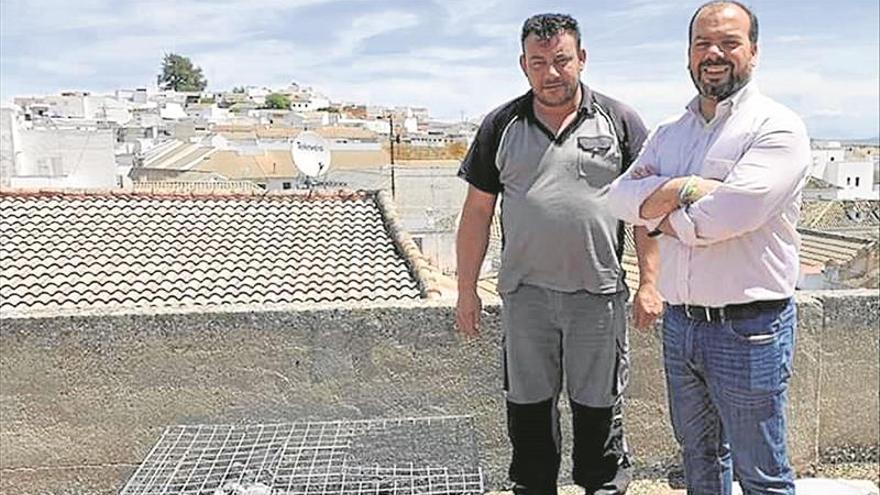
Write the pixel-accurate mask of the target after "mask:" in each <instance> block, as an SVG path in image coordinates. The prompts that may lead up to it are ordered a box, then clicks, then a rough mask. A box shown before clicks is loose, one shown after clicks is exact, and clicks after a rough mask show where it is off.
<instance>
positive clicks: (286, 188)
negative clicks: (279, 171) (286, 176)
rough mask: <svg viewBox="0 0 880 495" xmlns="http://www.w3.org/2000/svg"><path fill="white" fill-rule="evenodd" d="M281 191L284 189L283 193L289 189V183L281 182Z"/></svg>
mask: <svg viewBox="0 0 880 495" xmlns="http://www.w3.org/2000/svg"><path fill="white" fill-rule="evenodd" d="M281 189H284V190H285V191H286V190H288V189H290V182H282V183H281Z"/></svg>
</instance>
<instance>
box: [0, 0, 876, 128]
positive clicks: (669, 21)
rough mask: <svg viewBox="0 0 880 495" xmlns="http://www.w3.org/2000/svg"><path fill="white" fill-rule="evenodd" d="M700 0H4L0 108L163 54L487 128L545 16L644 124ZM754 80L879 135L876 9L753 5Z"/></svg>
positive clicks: (668, 95) (138, 68)
mask: <svg viewBox="0 0 880 495" xmlns="http://www.w3.org/2000/svg"><path fill="white" fill-rule="evenodd" d="M699 3H701V2H699V1H695V0H662V1H661V0H614V1H612V0H607V1H606V0H584V1H580V2H551V1H529V2H525V1H516V0H445V1H441V0H437V1H429V0H342V1H336V0H203V1H194V0H143V1H140V0H124V1H123V0H77V1H69V0H58V1H44V0H0V98H2V99H3V100H8V99H10V98H11V97H12V96H17V95H34V94H47V93H56V92H58V91H61V90H71V89H79V90H88V91H92V92H93V93H101V92H110V91H112V90H114V89H117V88H134V87H139V86H141V87H142V86H145V85H147V84H150V83H152V82H154V81H155V77H156V74H157V73H158V70H159V66H160V63H161V59H162V55H163V53H166V52H175V53H180V54H183V55H186V56H189V57H190V58H191V59H192V60H193V62H194V63H196V64H197V65H199V66H201V67H202V68H203V69H204V72H205V75H206V76H207V78H208V81H209V89H212V90H222V89H229V88H231V87H232V86H236V85H243V84H252V85H267V86H270V87H271V86H278V87H281V86H284V85H286V84H287V83H289V82H291V81H296V82H298V83H300V84H302V85H309V86H313V87H315V88H316V89H319V90H322V91H323V92H324V93H326V94H327V95H328V96H329V97H330V98H331V99H333V100H336V101H340V100H341V101H358V102H364V103H373V104H383V105H406V104H409V105H418V106H427V107H428V108H429V109H430V110H431V113H432V114H433V115H435V116H438V117H441V118H445V119H458V118H460V116H462V115H464V116H465V117H477V116H480V115H482V114H485V113H486V112H487V111H489V110H491V109H492V108H493V107H495V106H497V105H499V104H500V103H503V102H504V101H505V100H507V99H509V98H511V97H513V96H515V95H517V94H519V93H521V92H523V91H525V90H526V89H527V84H526V81H525V79H524V77H523V76H522V74H521V73H520V71H519V68H518V66H517V57H518V55H519V50H520V48H519V29H520V26H521V24H522V21H523V19H524V18H526V17H527V16H529V15H530V14H533V13H536V12H546V11H562V12H568V13H571V14H572V15H574V16H575V17H576V18H577V19H578V20H579V21H580V22H581V25H582V31H583V36H584V41H585V43H586V46H587V50H588V59H589V60H588V64H587V69H586V72H585V76H584V79H585V80H586V81H587V82H588V83H589V84H590V85H591V86H592V87H594V88H596V89H598V90H600V91H602V92H604V93H606V94H609V95H611V96H614V97H616V98H618V99H621V100H623V101H625V102H627V103H629V104H631V105H632V106H634V107H635V108H636V109H637V110H638V111H639V112H640V113H641V114H642V116H643V118H644V119H645V121H646V122H647V123H648V124H649V125H655V124H656V123H658V122H659V121H660V120H662V119H663V118H664V117H666V116H668V115H671V114H673V113H676V112H679V111H680V110H681V109H682V107H683V106H684V104H685V103H686V102H687V100H688V99H690V98H691V97H692V96H693V93H694V92H693V87H692V85H691V82H690V79H689V78H688V75H687V72H686V68H685V67H686V66H685V64H686V60H685V53H686V42H687V22H688V20H689V18H690V15H691V13H692V12H693V9H694V8H695V7H696V6H697V5H699ZM749 4H750V5H751V6H752V7H753V8H754V10H755V12H756V13H757V15H758V17H759V20H760V26H761V35H760V41H759V46H760V50H761V55H760V63H759V67H758V69H757V73H756V74H757V77H756V79H757V80H758V81H759V84H760V87H761V89H762V90H763V91H764V92H765V93H767V94H768V95H770V96H771V97H774V98H776V99H778V100H780V101H782V102H783V103H785V104H786V105H788V106H790V107H791V108H793V109H794V110H795V111H797V112H798V113H799V114H800V115H801V116H802V117H803V118H804V120H805V121H806V122H807V126H808V127H809V129H810V132H811V134H812V135H813V136H814V137H826V138H834V137H837V138H868V137H875V136H877V135H880V115H878V113H880V97H878V86H880V81H878V77H880V76H878V74H880V21H878V19H880V11H878V9H880V7H878V2H877V0H838V1H834V2H829V1H827V0H753V1H752V2H750V3H749Z"/></svg>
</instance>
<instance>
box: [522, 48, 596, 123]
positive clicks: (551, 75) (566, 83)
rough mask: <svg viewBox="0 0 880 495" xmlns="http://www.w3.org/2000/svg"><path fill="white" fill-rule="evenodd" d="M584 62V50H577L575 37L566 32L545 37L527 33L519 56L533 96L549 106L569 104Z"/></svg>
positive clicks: (575, 91)
mask: <svg viewBox="0 0 880 495" xmlns="http://www.w3.org/2000/svg"><path fill="white" fill-rule="evenodd" d="M586 61H587V52H586V51H585V50H583V49H580V50H578V47H577V39H576V38H575V37H574V35H572V34H571V33H568V32H561V33H559V34H556V35H554V36H553V37H551V38H549V39H546V40H542V39H540V38H538V37H537V36H535V35H534V34H530V35H528V37H526V39H525V42H524V43H523V54H522V55H520V58H519V63H520V67H522V70H523V72H524V73H525V75H526V78H527V79H528V80H529V85H530V86H531V87H532V91H533V93H534V94H535V98H537V99H538V101H539V102H540V103H541V104H543V105H544V106H548V107H558V106H564V105H567V104H571V102H572V101H573V100H574V98H575V95H576V94H577V90H578V85H579V83H580V75H581V71H582V70H583V68H584V63H586Z"/></svg>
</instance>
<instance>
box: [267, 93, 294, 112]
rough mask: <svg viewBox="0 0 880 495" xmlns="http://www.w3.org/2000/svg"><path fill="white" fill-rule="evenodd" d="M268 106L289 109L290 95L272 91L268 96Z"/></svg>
mask: <svg viewBox="0 0 880 495" xmlns="http://www.w3.org/2000/svg"><path fill="white" fill-rule="evenodd" d="M266 108H277V109H280V110H289V109H290V97H289V96H287V95H285V94H282V93H272V94H270V95H269V96H267V97H266Z"/></svg>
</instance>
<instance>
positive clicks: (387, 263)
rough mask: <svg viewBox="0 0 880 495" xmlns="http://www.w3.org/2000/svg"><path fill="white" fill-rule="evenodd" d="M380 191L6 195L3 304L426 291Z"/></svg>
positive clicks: (62, 305)
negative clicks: (284, 193)
mask: <svg viewBox="0 0 880 495" xmlns="http://www.w3.org/2000/svg"><path fill="white" fill-rule="evenodd" d="M383 194H384V193H370V192H367V193H364V192H359V193H354V192H334V193H323V194H312V195H303V194H286V195H280V194H279V195H271V194H270V195H266V194H263V195H244V194H240V195H228V194H227V195H164V196H157V195H140V194H131V193H129V194H122V193H112V192H104V193H98V194H95V193H82V194H70V193H60V192H30V193H25V192H17V193H9V192H5V193H0V214H2V215H0V311H2V313H3V316H17V315H22V314H24V315H27V314H33V313H41V312H43V313H44V312H49V313H51V312H53V311H58V310H68V309H69V310H74V312H75V311H76V310H82V309H120V308H123V309H124V308H144V307H193V306H195V307H199V306H214V305H226V304H236V305H263V304H274V303H318V302H358V301H362V302H368V301H397V300H406V299H419V298H421V297H423V296H426V295H428V294H429V293H430V292H431V289H430V288H429V285H430V283H429V282H430V280H426V279H430V273H429V271H427V270H426V269H425V267H424V266H423V264H424V263H423V261H422V260H421V259H420V257H419V254H418V252H417V250H416V251H413V250H414V245H413V243H412V242H411V241H409V240H408V238H407V237H406V235H405V233H403V232H402V231H400V230H399V229H398V227H397V226H396V220H395V218H396V217H395V216H394V214H393V211H391V212H390V213H389V212H388V210H387V209H388V208H390V206H388V205H389V201H388V200H387V199H386V198H384V196H383ZM426 284H428V285H426Z"/></svg>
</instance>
